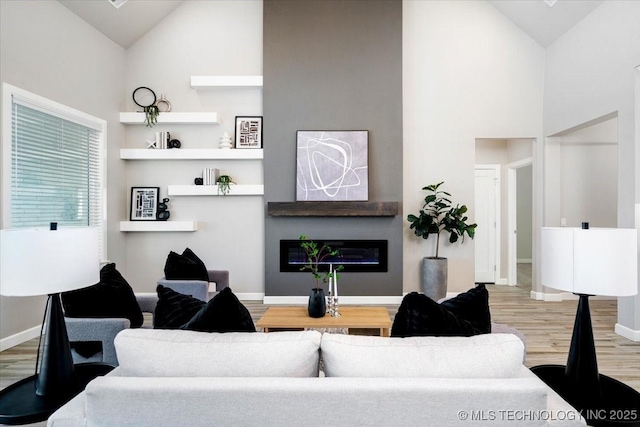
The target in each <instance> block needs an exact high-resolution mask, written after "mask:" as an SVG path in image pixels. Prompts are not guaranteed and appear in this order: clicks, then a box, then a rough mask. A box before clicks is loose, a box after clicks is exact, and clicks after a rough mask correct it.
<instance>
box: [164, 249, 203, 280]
mask: <svg viewBox="0 0 640 427" xmlns="http://www.w3.org/2000/svg"><path fill="white" fill-rule="evenodd" d="M164 277H165V278H166V279H169V280H204V281H205V282H208V281H209V273H207V267H206V266H205V265H204V263H203V262H202V260H201V259H200V258H198V256H197V255H196V254H195V253H193V251H192V250H191V249H189V248H186V249H185V250H184V251H183V252H182V255H180V254H177V253H175V252H173V251H171V252H169V255H168V256H167V261H166V262H165V264H164Z"/></svg>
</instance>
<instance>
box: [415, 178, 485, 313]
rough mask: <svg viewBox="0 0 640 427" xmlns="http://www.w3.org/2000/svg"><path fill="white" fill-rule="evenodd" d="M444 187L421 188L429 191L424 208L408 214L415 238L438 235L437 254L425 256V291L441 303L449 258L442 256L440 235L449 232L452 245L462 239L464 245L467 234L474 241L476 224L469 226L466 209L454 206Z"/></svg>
mask: <svg viewBox="0 0 640 427" xmlns="http://www.w3.org/2000/svg"><path fill="white" fill-rule="evenodd" d="M442 184H444V182H441V183H439V184H433V185H428V186H426V187H423V188H422V189H423V190H424V191H426V192H427V196H426V197H425V198H424V205H423V206H422V209H420V213H419V214H418V215H417V216H416V215H412V214H410V215H408V216H407V221H409V222H410V223H411V226H410V229H412V230H413V232H414V233H415V235H416V236H418V237H422V238H423V239H425V240H426V239H428V238H429V235H431V234H435V235H436V253H435V256H434V257H424V258H423V261H422V291H423V292H424V293H425V294H426V295H427V296H429V297H430V298H432V299H433V300H436V301H437V300H439V299H441V298H444V297H445V296H446V294H447V259H446V258H441V257H440V256H439V251H440V234H442V233H443V232H444V233H449V242H450V243H455V242H457V241H458V239H459V238H462V239H461V240H460V241H461V242H464V235H465V233H466V234H467V235H468V236H469V237H470V238H471V239H473V237H474V235H475V230H476V227H477V226H478V225H477V224H467V223H466V221H467V219H468V218H467V216H465V214H466V212H467V207H466V206H465V205H462V206H461V205H456V206H455V207H454V206H453V205H452V203H451V199H450V197H451V194H449V193H447V192H446V191H443V190H440V189H439V188H440V186H441V185H442Z"/></svg>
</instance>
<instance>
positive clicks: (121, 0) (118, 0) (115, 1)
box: [107, 0, 547, 9]
mask: <svg viewBox="0 0 640 427" xmlns="http://www.w3.org/2000/svg"><path fill="white" fill-rule="evenodd" d="M107 1H108V2H109V3H111V4H112V5H113V7H115V8H116V9H120V6H122V5H123V4H125V3H126V2H127V0H107ZM545 1H547V0H545Z"/></svg>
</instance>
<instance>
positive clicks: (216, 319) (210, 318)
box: [180, 287, 256, 332]
mask: <svg viewBox="0 0 640 427" xmlns="http://www.w3.org/2000/svg"><path fill="white" fill-rule="evenodd" d="M180 329H188V330H191V331H200V332H255V331H256V328H255V325H254V324H253V320H252V319H251V315H250V314H249V310H247V307H245V306H244V305H243V304H242V303H241V302H240V300H238V297H236V296H235V295H234V294H233V292H232V291H231V288H228V287H227V288H224V289H223V290H222V291H220V293H218V294H217V295H216V296H215V297H213V298H212V299H211V300H210V301H209V302H208V303H207V305H205V306H204V307H202V309H201V310H200V311H199V312H198V313H196V315H195V316H193V318H192V319H191V320H190V321H189V322H187V323H186V324H185V325H183V326H182V327H181V328H180Z"/></svg>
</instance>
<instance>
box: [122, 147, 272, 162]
mask: <svg viewBox="0 0 640 427" xmlns="http://www.w3.org/2000/svg"><path fill="white" fill-rule="evenodd" d="M263 157H264V151H263V150H262V149H261V148H253V149H217V148H172V149H166V150H165V149H145V148H122V149H121V150H120V158H121V159H124V160H202V159H204V160H211V159H212V160H255V159H257V160H259V159H262V158H263Z"/></svg>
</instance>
